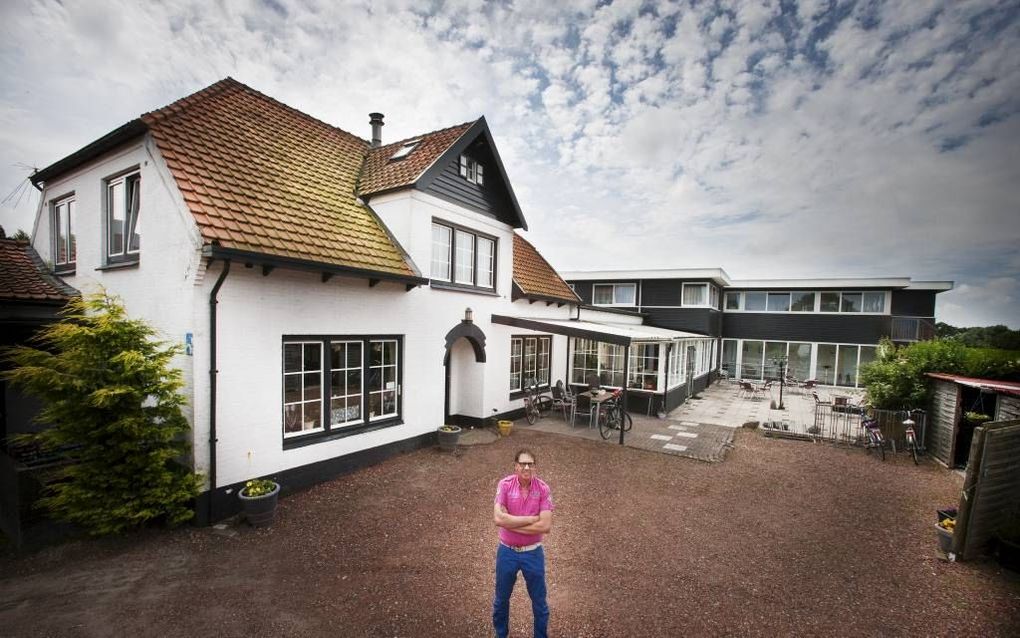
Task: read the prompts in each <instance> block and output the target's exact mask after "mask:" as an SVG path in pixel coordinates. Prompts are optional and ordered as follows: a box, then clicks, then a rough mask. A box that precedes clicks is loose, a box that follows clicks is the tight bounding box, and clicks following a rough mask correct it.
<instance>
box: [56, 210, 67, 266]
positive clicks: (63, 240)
mask: <svg viewBox="0 0 1020 638" xmlns="http://www.w3.org/2000/svg"><path fill="white" fill-rule="evenodd" d="M53 237H54V241H53V243H54V246H53V247H54V254H53V257H54V259H53V263H56V264H64V263H67V203H66V202H65V203H62V204H57V206H56V207H55V208H54V209H53Z"/></svg>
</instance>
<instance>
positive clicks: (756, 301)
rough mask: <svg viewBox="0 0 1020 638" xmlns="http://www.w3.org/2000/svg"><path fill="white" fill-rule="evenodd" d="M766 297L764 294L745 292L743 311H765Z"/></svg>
mask: <svg viewBox="0 0 1020 638" xmlns="http://www.w3.org/2000/svg"><path fill="white" fill-rule="evenodd" d="M766 299H767V295H766V294H765V293H764V292H745V293H744V310H751V311H756V312H762V311H764V310H765V306H766Z"/></svg>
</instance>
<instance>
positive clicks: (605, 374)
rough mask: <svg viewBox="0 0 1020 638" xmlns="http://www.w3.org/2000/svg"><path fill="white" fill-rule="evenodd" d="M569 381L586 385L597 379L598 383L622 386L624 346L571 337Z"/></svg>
mask: <svg viewBox="0 0 1020 638" xmlns="http://www.w3.org/2000/svg"><path fill="white" fill-rule="evenodd" d="M572 341H573V352H574V356H573V357H572V361H571V363H572V365H571V370H570V382H571V383H577V384H583V385H588V383H589V381H590V380H593V379H598V380H599V384H600V385H605V386H609V387H613V388H622V387H623V363H624V352H625V350H624V347H623V346H620V345H616V344H612V343H604V342H600V341H595V340H593V339H577V338H573V339H572Z"/></svg>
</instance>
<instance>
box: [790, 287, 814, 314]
mask: <svg viewBox="0 0 1020 638" xmlns="http://www.w3.org/2000/svg"><path fill="white" fill-rule="evenodd" d="M790 311H791V312H814V311H815V293H813V292H791V293H790Z"/></svg>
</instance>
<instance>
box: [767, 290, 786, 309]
mask: <svg viewBox="0 0 1020 638" xmlns="http://www.w3.org/2000/svg"><path fill="white" fill-rule="evenodd" d="M768 310H769V311H770V312H787V311H789V310H790V293H788V292H770V293H769V294H768Z"/></svg>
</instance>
